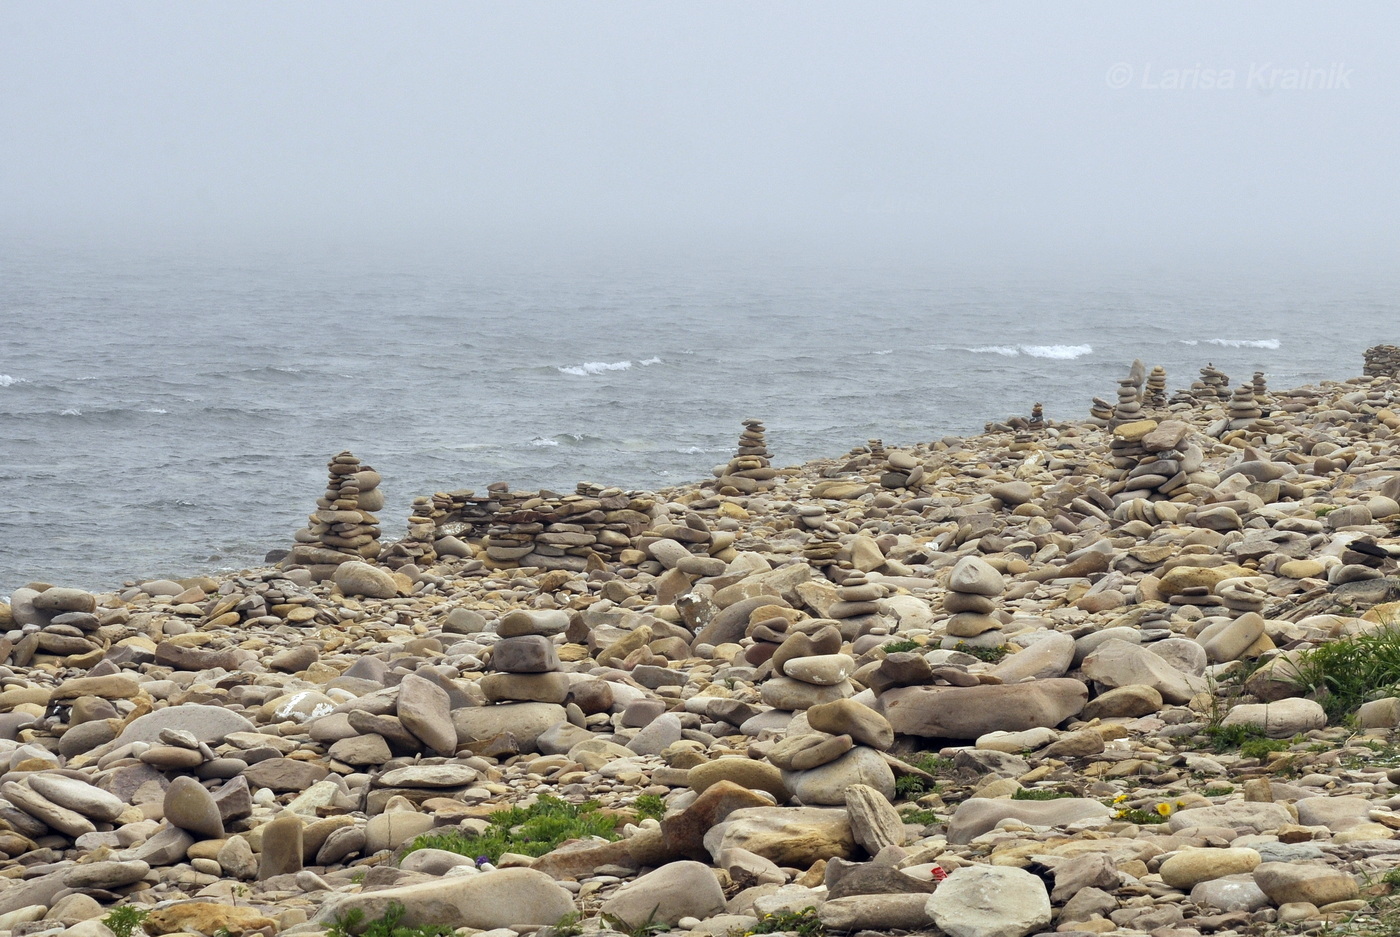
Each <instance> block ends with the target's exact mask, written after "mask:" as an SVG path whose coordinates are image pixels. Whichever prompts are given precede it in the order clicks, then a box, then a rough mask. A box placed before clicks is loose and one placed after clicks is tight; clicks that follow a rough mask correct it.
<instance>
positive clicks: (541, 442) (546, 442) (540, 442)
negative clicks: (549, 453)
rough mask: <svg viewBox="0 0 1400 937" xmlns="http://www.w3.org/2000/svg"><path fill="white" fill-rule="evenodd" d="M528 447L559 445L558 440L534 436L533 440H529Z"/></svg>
mask: <svg viewBox="0 0 1400 937" xmlns="http://www.w3.org/2000/svg"><path fill="white" fill-rule="evenodd" d="M530 445H532V446H557V445H559V440H557V439H550V438H549V437H548V436H536V437H535V438H534V439H532V440H530Z"/></svg>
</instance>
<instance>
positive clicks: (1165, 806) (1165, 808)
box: [1157, 802, 1172, 817]
mask: <svg viewBox="0 0 1400 937" xmlns="http://www.w3.org/2000/svg"><path fill="white" fill-rule="evenodd" d="M1157 812H1158V813H1160V814H1161V815H1162V816H1164V817H1169V816H1171V815H1172V805H1171V804H1169V803H1165V802H1163V803H1160V804H1158V805H1157Z"/></svg>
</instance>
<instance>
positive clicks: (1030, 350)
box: [1021, 345, 1094, 360]
mask: <svg viewBox="0 0 1400 937" xmlns="http://www.w3.org/2000/svg"><path fill="white" fill-rule="evenodd" d="M1021 350H1022V351H1023V352H1025V353H1026V354H1028V355H1030V356H1031V357H1032V358H1060V359H1064V360H1069V359H1071V358H1079V357H1082V356H1084V355H1089V354H1093V352H1094V346H1093V345H1022V346H1021Z"/></svg>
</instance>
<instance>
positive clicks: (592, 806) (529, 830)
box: [403, 794, 621, 862]
mask: <svg viewBox="0 0 1400 937" xmlns="http://www.w3.org/2000/svg"><path fill="white" fill-rule="evenodd" d="M600 806H601V805H600V804H599V803H598V802H597V801H596V800H590V801H587V802H585V803H582V804H571V803H568V802H567V801H563V800H560V799H559V798H558V797H551V796H550V795H548V794H541V795H540V798H539V800H537V801H536V802H535V803H534V804H532V805H531V806H529V807H512V808H510V809H509V810H500V811H497V812H496V813H494V814H492V815H491V817H490V819H489V821H488V822H489V823H490V827H489V828H488V829H487V830H486V831H485V832H484V833H482V834H480V835H473V834H471V833H464V832H462V831H461V830H452V831H449V832H445V833H424V834H423V835H421V836H418V837H416V838H415V839H414V840H413V841H412V842H411V843H409V844H408V847H407V848H406V849H405V850H404V852H403V854H404V855H408V854H409V853H410V852H413V851H414V850H416V849H445V850H447V851H448V852H455V853H457V854H458V855H461V856H471V857H472V858H474V859H475V858H480V857H482V856H485V857H486V858H488V859H490V860H491V861H492V862H495V861H497V860H499V859H500V858H501V854H502V853H506V852H513V853H519V854H520V855H524V856H542V855H544V854H545V853H547V852H549V851H550V850H552V849H554V848H555V847H557V846H558V845H559V844H560V843H562V842H564V841H565V840H570V839H585V838H587V837H590V836H598V837H602V838H603V839H606V840H615V839H617V838H618V833H617V825H618V822H619V821H620V820H621V817H619V816H617V815H616V814H609V813H602V812H600V809H599V808H600Z"/></svg>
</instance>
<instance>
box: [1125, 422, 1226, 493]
mask: <svg viewBox="0 0 1400 937" xmlns="http://www.w3.org/2000/svg"><path fill="white" fill-rule="evenodd" d="M1190 434H1191V425H1190V424H1189V423H1186V422H1184V421H1180V420H1164V421H1162V422H1160V423H1159V422H1157V421H1155V420H1139V421H1137V422H1135V423H1128V424H1124V425H1123V426H1120V427H1118V428H1117V429H1115V430H1114V433H1113V438H1112V440H1111V441H1110V442H1109V453H1110V456H1109V461H1110V463H1111V464H1112V465H1113V468H1112V469H1111V470H1110V471H1109V472H1108V473H1106V474H1107V477H1108V478H1109V479H1111V481H1112V484H1110V485H1109V487H1108V488H1106V489H1105V493H1106V494H1108V495H1109V496H1110V497H1112V498H1113V502H1114V504H1115V505H1121V504H1123V503H1124V502H1127V501H1131V500H1134V499H1138V498H1142V499H1146V500H1152V501H1155V500H1160V499H1164V498H1170V497H1172V495H1174V494H1176V493H1177V492H1178V491H1179V490H1180V489H1181V488H1182V486H1184V485H1186V484H1187V483H1188V481H1189V478H1190V475H1191V473H1192V472H1194V471H1196V470H1197V469H1199V468H1200V465H1201V459H1202V452H1201V450H1200V449H1199V448H1197V447H1190V446H1188V445H1187V443H1186V440H1187V437H1188V436H1189V435H1190Z"/></svg>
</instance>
